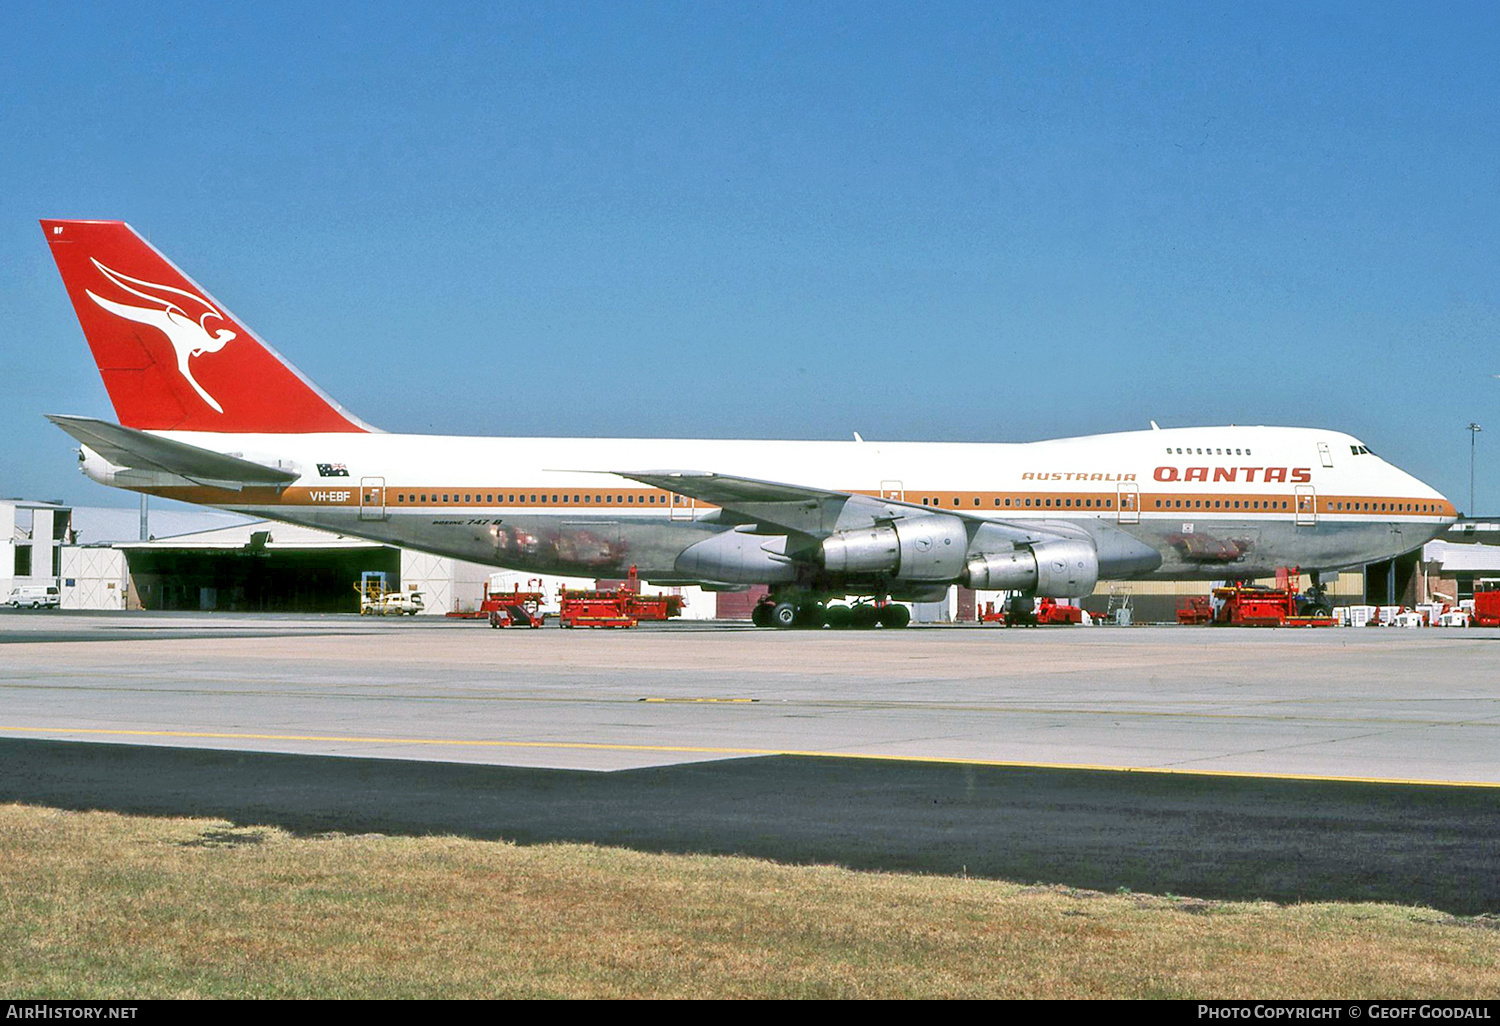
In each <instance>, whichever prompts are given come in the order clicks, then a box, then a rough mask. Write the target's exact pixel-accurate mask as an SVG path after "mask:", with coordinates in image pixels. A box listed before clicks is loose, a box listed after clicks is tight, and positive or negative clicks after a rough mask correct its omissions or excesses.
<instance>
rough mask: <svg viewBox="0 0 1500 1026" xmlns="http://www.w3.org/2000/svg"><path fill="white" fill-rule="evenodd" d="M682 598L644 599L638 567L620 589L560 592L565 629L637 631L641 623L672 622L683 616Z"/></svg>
mask: <svg viewBox="0 0 1500 1026" xmlns="http://www.w3.org/2000/svg"><path fill="white" fill-rule="evenodd" d="M685 601H686V600H685V599H683V597H682V596H681V595H642V594H641V582H640V578H639V577H638V576H637V575H636V569H635V567H631V568H630V574H629V576H627V577H626V579H625V580H624V581H622V582H621V583H620V586H619V587H618V588H613V589H596V590H590V591H569V590H568V589H566V588H564V589H562V590H561V591H560V592H559V597H558V603H559V605H560V607H561V611H560V612H559V613H558V619H559V620H560V621H561V623H562V625H563V626H564V627H634V626H635V625H636V624H637V623H638V622H639V621H641V620H668V619H671V618H672V617H674V616H681V615H682V606H683V603H684V602H685Z"/></svg>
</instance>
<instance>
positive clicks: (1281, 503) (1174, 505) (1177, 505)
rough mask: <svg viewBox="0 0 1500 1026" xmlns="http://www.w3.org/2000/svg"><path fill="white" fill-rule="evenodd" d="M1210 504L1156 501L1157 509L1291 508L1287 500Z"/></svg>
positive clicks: (1248, 500)
mask: <svg viewBox="0 0 1500 1026" xmlns="http://www.w3.org/2000/svg"><path fill="white" fill-rule="evenodd" d="M1164 503H1165V505H1163V504H1164ZM1209 503H1210V500H1208V499H1157V500H1156V508H1157V509H1287V508H1289V507H1288V506H1287V500H1285V499H1280V500H1277V499H1266V500H1264V501H1262V500H1260V499H1246V500H1244V505H1243V506H1242V505H1241V504H1240V500H1239V499H1235V500H1234V505H1233V506H1232V507H1231V506H1230V504H1229V500H1228V499H1222V500H1220V499H1214V500H1212V503H1213V504H1212V505H1210V504H1209Z"/></svg>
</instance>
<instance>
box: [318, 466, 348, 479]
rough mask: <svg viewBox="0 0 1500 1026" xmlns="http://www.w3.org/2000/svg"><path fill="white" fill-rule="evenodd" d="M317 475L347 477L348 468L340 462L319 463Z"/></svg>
mask: <svg viewBox="0 0 1500 1026" xmlns="http://www.w3.org/2000/svg"><path fill="white" fill-rule="evenodd" d="M318 476H319V477H348V476H349V468H348V467H346V466H344V465H343V464H342V463H319V464H318Z"/></svg>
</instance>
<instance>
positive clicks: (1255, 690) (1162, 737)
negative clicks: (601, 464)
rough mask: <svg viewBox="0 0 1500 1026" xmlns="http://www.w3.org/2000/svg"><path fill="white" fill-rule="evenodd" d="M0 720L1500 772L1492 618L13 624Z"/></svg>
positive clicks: (337, 738) (382, 747)
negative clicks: (1366, 622)
mask: <svg viewBox="0 0 1500 1026" xmlns="http://www.w3.org/2000/svg"><path fill="white" fill-rule="evenodd" d="M0 640H5V641H9V642H11V643H10V644H5V645H0V736H12V737H29V738H54V739H59V740H97V741H118V742H128V743H131V744H159V745H173V746H192V747H199V748H218V749H237V750H251V751H271V752H295V753H301V754H320V755H348V756H375V757H382V758H406V759H421V760H440V761H449V762H473V763H486V764H491V765H509V766H534V767H549V768H557V769H590V770H618V769H629V768H635V767H640V766H656V765H673V764H678V763H683V762H693V761H703V760H708V759H717V758H736V757H743V756H755V755H773V754H788V753H791V754H813V755H831V756H843V757H853V756H859V757H870V758H901V759H934V760H967V761H975V762H986V763H1006V764H1017V763H1019V764H1026V765H1047V766H1068V767H1103V768H1121V769H1127V768H1128V769H1135V770H1153V771H1189V772H1229V773H1248V774H1255V775H1265V774H1285V775H1300V776H1317V777H1339V778H1357V779H1381V780H1420V781H1429V782H1441V781H1456V782H1481V783H1492V784H1500V631H1492V630H1469V631H1458V630H1452V631H1450V630H1431V629H1430V630H1420V631H1403V630H1396V629H1341V630H1340V629H1322V630H1233V629H1215V628H1207V627H1202V628H1173V627H1163V628H1150V627H1143V628H1127V629H1119V628H1102V627H1100V628H1092V629H1086V628H1052V629H1033V630H1025V629H1012V630H1005V629H1000V628H981V627H930V628H920V629H908V630H905V631H881V630H876V631H828V630H824V631H765V630H756V629H754V628H749V627H736V626H728V625H721V624H703V625H695V624H691V623H676V624H669V625H662V626H657V627H654V628H648V627H645V626H643V627H641V628H638V629H635V630H615V631H603V630H600V631H585V630H575V631H565V630H560V629H557V628H555V627H549V628H544V629H541V630H519V629H507V630H490V629H488V628H486V627H484V626H482V625H480V624H478V623H474V622H462V621H440V620H436V619H427V618H422V619H404V620H373V621H372V620H368V619H360V618H357V617H332V616H331V617H252V616H244V617H240V616H191V617H188V616H172V615H157V616H151V615H149V614H121V615H114V616H110V615H97V616H92V617H91V616H83V615H73V616H69V615H62V616H58V615H56V614H51V615H48V614H29V615H25V614H23V615H16V614H10V615H0Z"/></svg>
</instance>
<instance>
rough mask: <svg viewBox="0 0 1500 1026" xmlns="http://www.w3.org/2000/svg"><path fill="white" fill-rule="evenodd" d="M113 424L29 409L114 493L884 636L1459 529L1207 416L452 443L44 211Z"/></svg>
mask: <svg viewBox="0 0 1500 1026" xmlns="http://www.w3.org/2000/svg"><path fill="white" fill-rule="evenodd" d="M41 224H42V228H43V231H44V232H45V233H46V237H47V242H48V244H49V245H50V246H51V249H52V255H53V257H54V258H55V259H56V261H57V267H58V270H59V271H60V272H61V273H62V278H63V283H64V285H65V286H66V288H67V290H68V296H69V297H70V298H71V300H72V302H73V308H74V310H76V311H77V314H78V320H79V323H80V324H81V325H82V327H83V333H84V336H85V338H86V339H87V340H88V344H89V348H90V349H91V350H92V351H93V355H94V359H95V361H96V362H97V364H98V366H99V372H100V374H101V375H102V376H103V378H104V385H105V388H106V389H107V390H108V392H109V397H110V400H111V401H112V403H113V404H114V408H115V413H116V416H117V417H118V419H119V423H118V424H114V423H109V422H107V421H103V420H98V419H95V418H91V417H80V416H60V415H53V416H51V417H50V419H51V420H52V421H53V422H54V423H55V424H57V425H58V426H59V427H61V428H62V429H63V430H64V431H66V432H68V433H69V434H70V435H72V436H73V437H74V438H76V439H77V440H78V441H79V442H80V443H81V444H82V448H81V449H80V450H79V458H80V460H81V462H82V469H83V472H84V473H85V474H87V475H88V476H89V477H90V478H92V479H94V480H95V481H99V482H101V483H103V484H107V485H112V486H114V487H117V488H125V489H129V490H132V491H137V492H146V493H148V494H151V495H159V496H164V497H167V498H173V499H181V500H184V501H187V502H194V503H201V504H203V505H208V506H215V507H218V508H221V509H228V510H234V511H235V512H239V513H247V514H250V515H253V516H259V517H267V518H270V519H274V520H283V521H287V522H290V523H296V524H305V525H308V526H310V527H318V528H325V529H327V530H331V531H336V532H339V533H341V534H347V535H354V536H358V537H364V538H369V539H372V540H375V541H380V542H387V543H390V544H393V545H401V546H405V547H408V548H412V549H418V550H422V551H426V552H431V553H436V554H439V555H443V556H451V557H454V558H458V559H466V560H472V561H475V562H479V563H487V564H491V565H494V566H500V567H508V568H512V569H516V570H525V571H529V572H535V573H547V574H564V575H573V576H582V577H622V576H624V575H625V573H626V572H627V569H628V568H629V567H631V566H635V567H637V568H638V571H639V574H640V576H641V577H642V578H643V579H645V580H647V581H650V582H653V583H656V584H663V585H670V584H699V585H704V586H706V587H709V588H715V589H730V588H737V587H744V586H747V585H752V584H765V585H769V586H770V589H771V599H770V600H769V601H768V602H767V603H765V604H763V605H762V606H761V607H759V608H758V609H757V611H756V622H757V623H760V624H762V625H764V626H770V625H776V626H795V625H809V624H810V625H817V624H821V623H823V622H824V620H825V618H826V616H827V614H826V613H825V607H824V603H825V602H826V601H827V600H828V599H829V598H831V597H834V596H847V595H860V596H870V597H872V598H874V599H876V600H877V602H876V603H872V604H865V605H861V606H856V608H855V610H854V611H853V615H852V616H850V615H848V614H849V611H848V610H843V612H844V613H845V614H846V615H844V616H840V617H838V618H836V619H837V621H838V623H839V625H842V624H843V623H847V622H848V621H849V620H850V619H853V620H854V621H855V622H856V623H860V624H867V625H873V623H874V622H875V620H876V619H877V618H878V619H880V620H881V622H883V623H885V624H886V625H887V626H904V625H905V623H906V619H907V613H906V610H905V608H904V607H902V606H899V605H894V604H892V605H883V604H882V603H883V600H885V599H887V598H893V599H898V600H906V601H920V600H926V599H934V598H937V597H940V596H942V595H943V594H944V593H945V592H946V590H947V589H948V587H949V586H950V585H953V584H963V585H967V586H969V587H972V588H979V589H996V590H1006V591H1012V592H1018V593H1021V594H1023V595H1028V596H1052V597H1055V598H1063V597H1072V596H1081V595H1087V594H1088V593H1090V592H1091V591H1092V590H1093V588H1094V586H1095V584H1096V582H1098V581H1100V580H1140V579H1146V578H1167V579H1173V580H1181V579H1198V580H1212V579H1226V578H1245V577H1255V576H1263V575H1268V574H1271V573H1274V572H1275V570H1276V568H1278V567H1281V566H1298V567H1301V568H1302V569H1304V570H1308V571H1312V572H1313V573H1314V575H1315V576H1314V581H1315V582H1316V579H1317V578H1316V575H1317V574H1318V573H1319V572H1323V571H1330V570H1336V569H1338V568H1341V567H1351V566H1358V565H1361V564H1364V563H1369V562H1375V561H1378V560H1383V559H1388V558H1390V557H1392V556H1395V555H1398V554H1400V553H1403V552H1407V551H1409V550H1411V549H1413V548H1416V547H1417V546H1419V545H1421V544H1422V543H1423V542H1426V541H1428V540H1429V539H1431V538H1433V537H1434V536H1436V535H1437V534H1438V533H1439V532H1441V531H1442V530H1443V529H1444V528H1445V527H1446V526H1447V525H1448V524H1450V523H1452V522H1453V521H1454V519H1455V518H1456V513H1455V510H1454V508H1453V505H1452V504H1451V503H1450V502H1448V500H1447V499H1445V498H1443V496H1442V495H1440V494H1438V493H1437V492H1436V491H1434V490H1433V489H1432V488H1429V487H1428V486H1427V485H1425V484H1423V483H1422V482H1421V481H1418V480H1417V479H1416V478H1414V477H1412V476H1411V475H1409V474H1406V473H1404V472H1403V471H1401V470H1398V469H1397V468H1396V467H1393V466H1391V465H1390V464H1389V463H1387V462H1385V461H1384V460H1382V459H1381V458H1380V457H1379V456H1377V455H1375V454H1374V453H1373V452H1371V451H1370V450H1369V448H1367V447H1366V446H1365V445H1364V444H1363V443H1362V442H1360V440H1359V439H1357V438H1352V437H1350V436H1349V435H1346V434H1341V433H1339V432H1337V431H1328V430H1323V429H1314V428H1287V427H1236V426H1229V427H1203V428H1173V429H1169V430H1150V431H1136V432H1128V433H1122V434H1110V435H1094V436H1090V437H1085V438H1065V439H1059V440H1056V441H1044V442H1028V443H1020V444H1000V443H994V444H990V443H931V442H865V441H861V440H859V439H858V438H856V439H855V440H854V441H849V442H803V441H725V440H699V439H691V440H690V439H594V438H463V437H445V436H432V435H408V434H391V433H386V432H384V431H380V430H378V429H376V428H374V427H372V426H370V425H369V424H367V423H365V422H364V421H362V420H360V419H359V418H358V417H356V416H354V415H353V414H352V413H350V412H349V411H347V410H345V409H344V408H343V407H342V406H340V405H339V404H338V403H336V402H334V401H333V400H332V399H330V398H329V397H328V396H327V395H326V394H325V393H324V392H323V391H322V390H321V389H319V388H318V387H317V386H316V385H314V384H313V383H312V382H310V381H308V380H307V378H306V377H304V376H303V375H302V374H301V373H300V372H299V371H298V370H297V369H296V368H295V367H293V366H292V365H291V364H290V363H288V362H287V361H286V360H285V359H283V358H282V357H281V356H280V354H278V353H277V352H276V351H275V350H274V349H272V348H271V347H270V346H268V345H267V344H266V343H264V342H263V341H261V340H260V339H259V338H258V337H257V336H256V335H255V334H254V333H253V332H251V331H250V330H249V328H247V327H246V326H245V325H244V324H243V323H242V322H241V321H239V320H238V319H237V318H235V316H234V315H233V314H231V313H230V312H229V311H228V310H227V309H226V308H225V307H224V306H223V304H221V303H220V302H219V301H218V300H217V299H215V298H214V297H212V296H211V295H209V294H208V292H206V291H205V290H204V289H203V288H202V287H200V286H199V285H198V284H197V283H196V282H194V281H193V280H192V279H191V278H189V277H188V276H187V275H186V274H184V273H183V272H181V271H180V270H178V269H177V267H176V266H174V265H173V264H172V263H171V262H170V261H168V260H167V259H166V258H165V257H164V256H162V255H161V254H160V253H159V252H157V251H156V249H154V248H153V247H152V246H151V245H150V244H149V243H147V242H146V241H145V240H144V239H142V238H141V237H140V236H139V235H138V234H136V232H135V231H134V230H133V229H131V228H130V226H129V225H127V224H125V223H124V222H122V221H77V220H66V221H52V220H48V221H42V222H41Z"/></svg>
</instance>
